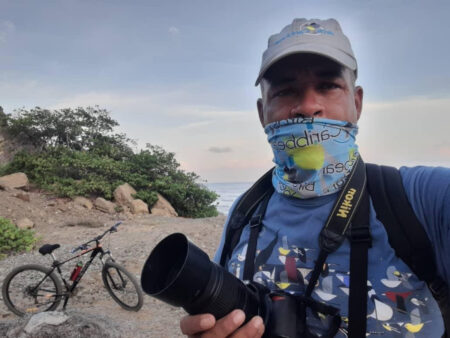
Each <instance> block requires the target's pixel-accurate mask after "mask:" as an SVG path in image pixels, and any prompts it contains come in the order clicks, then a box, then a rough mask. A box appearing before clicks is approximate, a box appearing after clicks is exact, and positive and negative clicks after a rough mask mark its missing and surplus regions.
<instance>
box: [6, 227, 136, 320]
mask: <svg viewBox="0 0 450 338" xmlns="http://www.w3.org/2000/svg"><path fill="white" fill-rule="evenodd" d="M121 223H122V222H119V223H116V224H114V225H113V226H112V227H111V228H109V229H108V230H106V231H105V232H104V233H103V234H102V235H99V236H97V237H95V238H93V239H92V240H90V241H88V242H86V243H84V244H81V245H80V246H78V247H76V248H74V249H72V251H71V254H74V253H76V252H77V251H80V250H81V252H80V253H79V254H77V255H75V256H73V257H71V258H69V259H67V260H65V261H63V262H59V261H58V260H57V259H56V257H55V255H54V254H53V251H54V250H56V249H58V248H59V247H60V245H59V244H44V245H43V246H42V247H41V248H39V253H41V254H42V255H43V256H45V255H47V254H48V255H50V256H51V257H52V259H53V263H52V266H51V268H49V267H46V266H43V265H40V264H26V265H22V266H19V267H17V268H15V269H13V270H12V271H11V272H10V273H9V274H8V275H7V276H6V278H5V280H4V282H3V286H2V295H3V300H4V302H5V304H6V306H7V307H8V308H9V309H10V310H11V311H12V312H14V313H15V314H16V315H18V316H24V315H26V314H34V313H38V312H44V311H53V310H55V309H56V308H57V307H58V305H59V304H60V302H61V300H62V299H64V305H63V310H65V308H66V306H67V302H68V301H69V298H70V297H72V296H74V290H75V288H76V287H77V285H78V283H79V282H80V280H81V279H82V278H83V276H84V274H85V273H86V271H87V270H88V269H89V267H90V265H91V264H92V261H93V260H94V259H95V257H97V255H100V256H99V259H100V261H101V262H102V265H103V268H102V280H103V284H104V285H105V287H106V290H107V291H108V293H109V294H110V296H111V297H112V298H113V299H114V300H115V301H116V302H117V303H118V304H119V305H120V306H121V307H122V308H124V309H125V310H129V311H139V309H140V308H141V307H142V304H143V295H142V290H141V288H140V286H139V284H138V282H137V281H136V278H135V277H134V276H133V275H132V274H131V273H130V272H128V271H127V270H126V269H125V268H124V267H122V266H121V265H119V264H117V263H116V262H115V261H114V258H113V257H112V254H111V251H110V250H109V249H108V250H106V251H105V250H103V248H102V244H101V243H100V241H101V240H102V239H103V237H105V236H106V235H107V234H112V233H113V232H117V227H118V226H119V225H120V224H121ZM93 242H95V246H90V245H89V244H91V243H93ZM88 253H91V257H90V258H89V260H88V261H87V262H86V264H84V266H83V265H82V262H81V261H79V262H78V263H77V266H76V267H75V268H74V270H73V271H72V274H71V276H70V281H71V282H72V283H70V282H68V281H66V279H65V278H64V277H63V274H62V271H61V266H62V265H64V264H66V263H67V262H70V261H72V260H74V259H77V258H79V257H81V256H84V255H86V254H88ZM105 256H107V258H106V259H105ZM55 271H57V272H58V273H59V276H60V278H59V277H58V276H57V274H56V273H55ZM61 280H62V282H63V283H61ZM63 287H65V290H63Z"/></svg>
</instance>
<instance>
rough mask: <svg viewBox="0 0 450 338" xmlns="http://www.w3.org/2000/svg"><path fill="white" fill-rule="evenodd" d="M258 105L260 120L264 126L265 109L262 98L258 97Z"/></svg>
mask: <svg viewBox="0 0 450 338" xmlns="http://www.w3.org/2000/svg"><path fill="white" fill-rule="evenodd" d="M256 107H257V108H258V115H259V122H261V125H262V126H263V128H264V113H263V111H264V109H263V102H262V99H258V101H256Z"/></svg>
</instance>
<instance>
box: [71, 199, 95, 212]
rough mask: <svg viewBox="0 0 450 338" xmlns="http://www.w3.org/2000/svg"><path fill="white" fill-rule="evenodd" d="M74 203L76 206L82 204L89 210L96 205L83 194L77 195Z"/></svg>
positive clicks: (81, 205)
mask: <svg viewBox="0 0 450 338" xmlns="http://www.w3.org/2000/svg"><path fill="white" fill-rule="evenodd" d="M73 203H74V204H75V206H80V207H83V208H86V209H89V210H91V209H92V208H93V207H94V205H93V204H92V202H91V201H90V200H89V199H87V198H86V197H81V196H77V197H75V198H74V200H73Z"/></svg>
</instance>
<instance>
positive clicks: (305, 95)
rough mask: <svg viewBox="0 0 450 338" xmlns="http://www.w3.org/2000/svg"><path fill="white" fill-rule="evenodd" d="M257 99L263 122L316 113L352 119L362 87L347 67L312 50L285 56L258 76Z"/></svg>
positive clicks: (356, 114) (357, 111)
mask: <svg viewBox="0 0 450 338" xmlns="http://www.w3.org/2000/svg"><path fill="white" fill-rule="evenodd" d="M261 92H262V98H261V99H259V100H258V102H257V105H258V112H259V119H260V121H261V124H262V125H263V126H265V125H267V124H269V123H271V122H275V121H280V120H285V119H288V118H295V117H320V118H327V119H333V120H342V121H348V122H352V123H356V122H357V121H358V119H359V116H360V114H361V108H362V97H363V91H362V88H361V87H354V84H353V80H352V75H351V73H350V70H349V69H347V68H343V67H342V66H340V65H339V64H337V63H336V62H334V61H332V60H330V59H328V58H325V57H322V56H318V55H313V54H294V55H291V56H287V57H285V58H283V59H281V60H280V61H278V62H277V63H275V64H274V65H273V66H271V67H270V68H269V69H268V70H267V72H266V73H265V75H264V78H263V79H262V80H261Z"/></svg>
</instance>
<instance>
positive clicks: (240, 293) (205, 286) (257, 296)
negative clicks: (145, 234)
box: [141, 233, 340, 338]
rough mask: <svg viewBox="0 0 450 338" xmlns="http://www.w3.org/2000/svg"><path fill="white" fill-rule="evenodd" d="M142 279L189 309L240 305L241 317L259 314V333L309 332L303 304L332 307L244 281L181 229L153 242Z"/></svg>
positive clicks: (221, 310)
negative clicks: (196, 244)
mask: <svg viewBox="0 0 450 338" xmlns="http://www.w3.org/2000/svg"><path fill="white" fill-rule="evenodd" d="M141 285H142V289H143V290H144V292H146V293H147V294H148V295H150V296H152V297H155V298H158V299H160V300H162V301H164V302H166V303H168V304H171V305H174V306H181V307H183V308H184V309H185V310H186V311H187V312H188V313H189V314H200V313H211V314H212V315H214V317H215V318H216V319H220V318H222V317H224V316H225V315H227V314H228V313H230V312H231V311H233V310H234V309H242V310H243V311H244V313H245V317H246V322H247V321H249V320H250V319H251V318H253V317H254V316H257V315H258V316H261V317H262V318H263V320H264V325H265V328H266V329H265V333H264V337H280V338H281V337H284V338H299V337H314V335H311V334H310V333H309V330H308V328H307V326H306V309H307V307H310V308H311V309H313V310H314V308H316V310H317V309H318V310H319V311H320V312H321V313H326V312H327V311H328V309H327V308H331V307H329V306H326V305H324V304H321V303H318V302H317V301H315V300H313V299H312V298H310V297H302V296H298V295H292V294H290V293H287V292H284V291H282V290H277V291H271V290H270V289H268V288H267V287H265V286H263V285H261V284H259V283H256V282H253V281H251V282H243V281H241V280H240V279H238V278H236V277H235V276H234V275H233V274H231V273H230V272H228V271H227V270H225V269H224V268H222V267H221V266H219V265H217V264H215V263H213V262H211V261H210V260H209V257H208V255H207V254H206V253H205V252H203V251H202V250H201V249H200V248H198V247H197V246H195V245H194V244H193V243H191V242H190V241H189V240H188V239H187V238H186V236H185V235H183V234H181V233H174V234H172V235H169V236H168V237H166V238H165V239H163V240H162V241H161V242H159V243H158V244H157V245H156V247H155V248H154V249H153V251H152V252H151V253H150V255H149V257H148V258H147V261H146V262H145V264H144V267H143V269H142V273H141ZM332 309H333V311H334V310H336V311H334V312H335V313H336V315H335V321H336V320H337V319H336V318H338V319H339V323H340V316H338V315H337V314H338V310H337V309H335V308H332ZM324 310H327V311H324ZM333 311H332V312H333ZM337 327H338V326H337ZM336 331H337V329H336ZM334 333H335V331H333V335H331V336H334ZM327 336H328V335H325V336H323V335H322V337H327Z"/></svg>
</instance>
